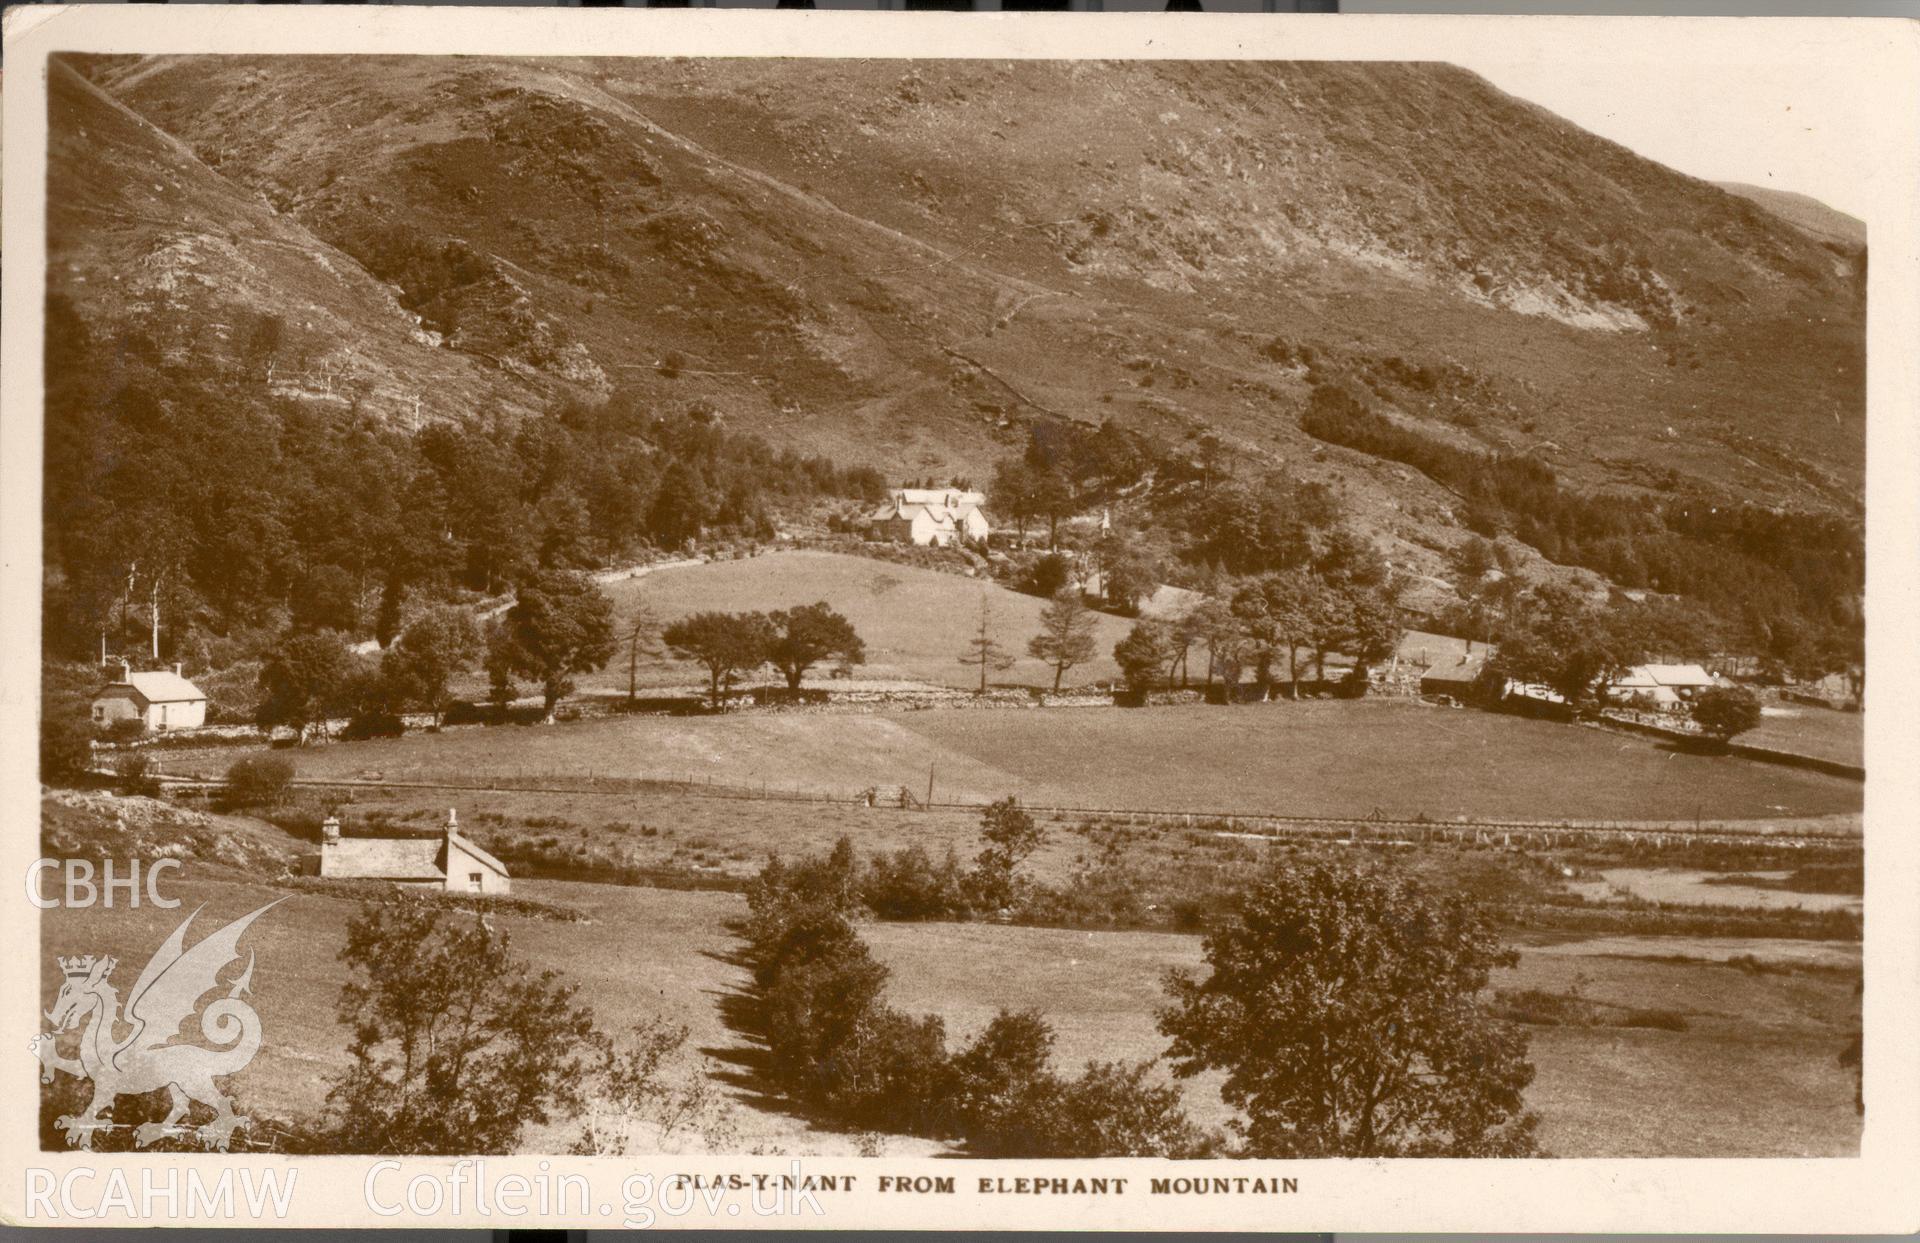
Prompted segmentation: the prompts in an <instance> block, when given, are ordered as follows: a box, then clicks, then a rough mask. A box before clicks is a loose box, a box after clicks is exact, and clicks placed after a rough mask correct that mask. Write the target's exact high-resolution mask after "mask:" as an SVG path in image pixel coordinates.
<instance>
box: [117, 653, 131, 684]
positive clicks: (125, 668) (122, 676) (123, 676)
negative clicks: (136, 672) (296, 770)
mask: <svg viewBox="0 0 1920 1243" xmlns="http://www.w3.org/2000/svg"><path fill="white" fill-rule="evenodd" d="M114 675H115V676H114V679H113V680H114V681H116V682H129V681H132V680H133V666H132V665H130V664H128V663H127V662H126V661H125V660H124V659H123V660H121V661H120V663H119V665H118V666H116V667H115V670H114Z"/></svg>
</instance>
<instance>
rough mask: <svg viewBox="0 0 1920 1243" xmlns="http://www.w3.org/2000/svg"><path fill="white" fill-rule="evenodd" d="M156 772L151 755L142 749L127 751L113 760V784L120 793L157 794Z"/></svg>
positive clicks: (158, 789)
mask: <svg viewBox="0 0 1920 1243" xmlns="http://www.w3.org/2000/svg"><path fill="white" fill-rule="evenodd" d="M157 772H158V769H157V768H156V766H155V765H154V762H153V757H152V756H150V755H148V754H146V753H145V752H144V751H128V752H125V753H123V754H122V755H120V756H119V757H118V758H116V759H115V760H114V761H113V775H114V778H115V784H116V785H117V786H118V787H119V788H120V793H122V794H144V795H147V796H149V797H151V796H153V795H156V794H159V793H160V782H159V780H158V778H157V776H156V774H157Z"/></svg>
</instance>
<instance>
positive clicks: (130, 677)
mask: <svg viewBox="0 0 1920 1243" xmlns="http://www.w3.org/2000/svg"><path fill="white" fill-rule="evenodd" d="M109 676H111V677H112V678H113V681H111V682H109V683H107V685H106V687H105V689H103V690H102V691H101V692H100V693H99V694H97V695H95V696H94V697H93V723H94V724H95V725H112V724H113V723H114V722H116V721H139V722H140V723H141V724H142V725H144V726H145V727H146V728H148V729H150V730H154V731H164V730H169V729H191V728H193V727H194V726H196V725H205V724H206V723H207V694H206V692H205V691H203V690H201V689H200V688H199V687H197V686H195V685H194V684H193V683H191V682H189V681H187V679H185V678H183V677H181V676H180V666H179V665H175V666H174V667H173V668H172V669H149V670H143V671H142V672H139V673H135V672H134V671H133V669H132V667H131V666H129V665H128V664H127V663H126V662H125V661H121V662H120V664H119V665H118V666H117V667H116V668H115V670H114V672H113V673H112V674H111V675H109Z"/></svg>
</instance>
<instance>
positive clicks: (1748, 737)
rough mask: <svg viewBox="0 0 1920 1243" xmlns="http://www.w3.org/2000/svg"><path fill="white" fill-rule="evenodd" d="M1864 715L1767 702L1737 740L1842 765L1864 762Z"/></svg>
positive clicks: (1802, 705)
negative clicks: (1756, 721) (1755, 722)
mask: <svg viewBox="0 0 1920 1243" xmlns="http://www.w3.org/2000/svg"><path fill="white" fill-rule="evenodd" d="M1866 726H1867V718H1866V715H1865V714H1864V713H1860V712H1835V711H1834V710H1833V709H1832V708H1819V707H1814V706H1813V705H1811V704H1796V703H1780V704H1768V705H1767V706H1766V709H1765V711H1764V714H1763V715H1762V716H1761V718H1760V724H1759V726H1758V727H1756V728H1755V729H1753V730H1750V731H1749V732H1747V733H1744V734H1742V735H1740V741H1741V742H1750V743H1752V744H1753V745H1754V746H1756V747H1771V748H1773V749H1774V750H1776V751H1791V752H1793V753H1794V754H1796V755H1811V756H1813V757H1814V758H1815V759H1822V760H1838V761H1839V762H1840V763H1843V764H1862V763H1865V762H1866V732H1867V730H1866Z"/></svg>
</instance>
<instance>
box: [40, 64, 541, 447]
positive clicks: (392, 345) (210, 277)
mask: <svg viewBox="0 0 1920 1243" xmlns="http://www.w3.org/2000/svg"><path fill="white" fill-rule="evenodd" d="M48 101H49V110H50V114H51V115H50V118H49V119H50V127H49V143H50V149H49V157H48V167H49V179H48V195H47V219H48V229H47V236H48V253H47V265H48V267H47V274H48V275H47V279H48V286H49V292H50V293H53V294H55V295H58V296H60V297H63V298H64V299H66V301H67V302H68V303H69V304H70V305H71V306H72V308H73V310H74V311H75V313H76V314H78V315H79V317H80V319H81V321H82V322H83V323H85V324H86V325H88V327H89V328H90V329H92V330H94V331H95V332H96V333H97V335H99V336H101V337H103V338H110V337H120V338H123V339H126V338H131V337H135V336H137V337H140V338H142V339H143V340H144V341H145V342H148V343H150V344H151V345H152V346H153V347H154V348H155V349H156V350H157V351H158V352H159V353H160V354H161V355H162V356H163V357H166V358H168V359H171V360H174V361H176V362H180V363H189V364H191V365H193V366H206V367H207V368H208V369H209V375H210V376H211V374H212V373H214V372H218V371H220V370H223V369H242V368H244V369H249V370H252V371H255V372H258V373H261V378H262V379H263V381H264V383H265V385H266V387H268V388H269V389H270V391H271V392H272V393H273V394H274V395H275V396H276V397H277V398H280V399H283V400H286V401H291V402H295V403H299V404H301V405H305V406H308V407H311V408H313V409H316V410H338V411H342V412H345V411H349V410H353V409H356V408H358V409H360V410H361V411H363V412H365V413H368V414H370V415H373V416H375V417H378V418H381V419H383V420H386V421H391V422H398V423H402V424H408V425H412V424H419V423H424V422H426V421H429V420H433V419H436V418H441V419H445V418H457V417H462V416H464V415H465V414H466V413H467V412H468V411H471V410H473V409H476V408H480V407H482V406H483V405H484V406H488V407H497V408H501V409H506V410H513V409H516V408H517V409H520V410H531V409H533V408H534V405H533V402H534V399H535V398H536V397H537V394H536V392H535V391H534V390H533V389H530V388H529V387H527V386H526V385H525V384H522V383H520V382H519V381H517V380H515V379H513V378H512V377H502V376H499V375H498V374H497V373H496V369H494V368H492V367H490V366H487V365H486V364H484V363H482V362H481V361H479V360H477V359H475V358H473V357H471V356H469V355H465V354H461V353H458V352H454V351H450V350H446V349H442V348H438V347H437V346H436V345H435V344H434V341H433V336H432V334H431V333H430V332H428V331H426V330H424V329H423V328H422V327H421V325H420V323H419V320H418V318H417V317H416V316H414V315H412V314H410V313H409V312H408V311H407V310H406V309H405V308H403V307H402V306H401V305H400V304H399V303H398V302H397V301H395V299H394V296H393V291H392V290H391V289H389V288H387V287H386V286H384V285H382V284H381V283H380V282H379V281H377V280H374V279H373V278H371V277H370V276H368V274H367V273H366V271H365V270H364V269H363V268H362V267H361V265H360V264H359V263H357V262H356V261H355V260H353V259H352V258H351V257H349V256H347V255H345V254H343V253H341V252H340V251H339V250H337V249H335V248H334V247H332V246H330V245H328V244H327V243H325V242H323V241H321V240H320V239H319V238H316V237H315V236H314V235H313V234H312V233H310V232H309V231H308V230H307V229H306V228H305V227H304V226H303V225H302V224H300V222H299V221H298V220H296V219H294V218H292V217H289V216H286V215H283V214H280V213H278V212H276V211H275V210H274V209H273V208H272V206H271V205H269V204H268V203H266V202H265V201H263V200H262V199H261V198H260V197H259V195H257V194H256V193H255V192H254V191H252V190H251V189H250V188H248V187H247V186H245V185H242V184H239V183H236V182H234V181H232V180H229V179H228V178H226V177H223V176H221V175H220V174H218V173H217V172H215V171H213V170H212V169H210V168H208V167H207V165H206V164H205V163H204V162H203V161H202V160H200V159H199V158H198V157H197V156H196V155H195V154H194V152H193V151H192V150H191V149H190V148H188V146H187V145H186V144H185V143H183V142H181V141H180V140H179V139H177V138H175V137H173V136H171V135H169V134H166V133H165V132H163V131H161V130H159V129H157V128H155V127H154V126H153V125H151V124H150V123H148V122H147V121H146V120H144V119H142V118H141V117H140V116H139V115H138V114H136V113H134V112H132V111H130V110H129V109H127V108H126V107H125V106H123V105H121V104H119V103H117V102H116V101H114V100H113V99H112V98H110V97H109V96H107V95H106V94H104V93H103V92H101V91H100V90H99V89H98V88H97V87H94V86H92V85H90V84H89V83H87V82H86V81H85V80H83V79H82V78H81V77H80V76H79V75H77V74H76V73H74V72H73V70H72V69H71V68H69V67H68V66H66V65H64V64H62V63H60V62H59V61H58V60H56V61H55V62H54V63H53V64H52V65H50V67H49V81H48Z"/></svg>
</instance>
